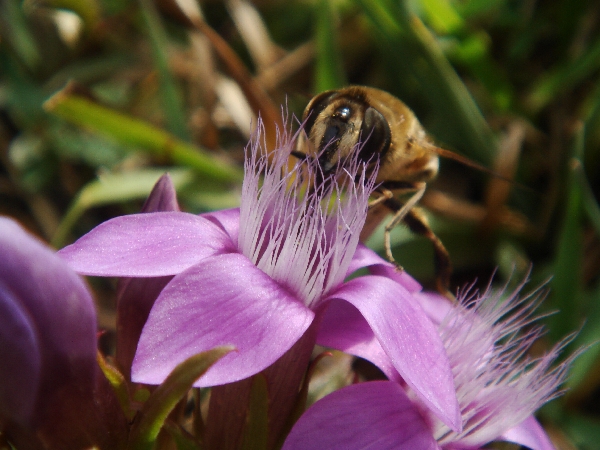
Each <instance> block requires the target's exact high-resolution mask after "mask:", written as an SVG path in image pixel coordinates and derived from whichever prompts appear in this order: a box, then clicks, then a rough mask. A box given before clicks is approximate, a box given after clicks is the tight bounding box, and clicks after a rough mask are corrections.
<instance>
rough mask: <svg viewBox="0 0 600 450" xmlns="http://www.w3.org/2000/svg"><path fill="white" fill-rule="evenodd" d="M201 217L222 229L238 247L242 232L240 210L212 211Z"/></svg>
mask: <svg viewBox="0 0 600 450" xmlns="http://www.w3.org/2000/svg"><path fill="white" fill-rule="evenodd" d="M200 217H204V218H205V219H208V220H210V221H211V222H213V223H214V224H215V225H217V226H219V227H220V228H222V229H223V230H224V231H225V232H226V233H227V234H228V235H229V237H230V238H231V240H232V241H233V243H234V244H235V245H236V246H237V241H238V235H239V232H240V208H232V209H223V210H221V211H212V212H209V213H205V214H201V215H200Z"/></svg>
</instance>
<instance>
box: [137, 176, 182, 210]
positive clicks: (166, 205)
mask: <svg viewBox="0 0 600 450" xmlns="http://www.w3.org/2000/svg"><path fill="white" fill-rule="evenodd" d="M179 210H180V209H179V203H177V192H176V191H175V185H173V180H171V177H170V176H169V174H168V173H165V174H164V175H163V176H161V177H160V178H159V179H158V181H157V182H156V184H155V185H154V187H153V188H152V192H150V195H148V198H147V199H146V201H145V202H144V206H142V212H145V213H149V212H158V211H179Z"/></svg>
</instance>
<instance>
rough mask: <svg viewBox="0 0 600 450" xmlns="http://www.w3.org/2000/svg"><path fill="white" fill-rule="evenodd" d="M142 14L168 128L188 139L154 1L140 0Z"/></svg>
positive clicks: (179, 92)
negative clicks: (148, 34)
mask: <svg viewBox="0 0 600 450" xmlns="http://www.w3.org/2000/svg"><path fill="white" fill-rule="evenodd" d="M140 5H141V8H142V15H143V17H144V20H145V22H146V25H147V27H148V31H149V33H150V42H151V44H152V54H153V56H154V64H155V65H156V69H157V71H158V76H159V83H160V89H159V93H160V98H161V100H162V106H163V112H164V116H165V120H166V121H167V124H168V127H167V128H168V129H169V130H170V131H171V133H173V134H174V135H175V136H177V137H178V138H180V139H189V132H188V130H187V127H186V123H187V121H186V115H185V111H184V107H183V97H182V94H181V91H180V89H179V86H178V85H177V83H176V82H175V79H174V78H173V75H172V74H171V70H170V68H169V60H168V55H167V46H168V45H169V42H168V39H167V33H166V31H165V29H164V27H163V25H162V23H161V21H160V16H159V15H158V11H157V10H156V7H155V6H154V3H153V2H152V1H149V0H140Z"/></svg>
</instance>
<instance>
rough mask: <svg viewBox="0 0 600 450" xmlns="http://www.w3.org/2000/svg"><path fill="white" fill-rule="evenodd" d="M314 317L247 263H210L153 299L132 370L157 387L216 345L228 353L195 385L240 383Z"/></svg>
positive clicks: (223, 259)
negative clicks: (176, 369) (184, 363)
mask: <svg viewBox="0 0 600 450" xmlns="http://www.w3.org/2000/svg"><path fill="white" fill-rule="evenodd" d="M313 318H314V313H313V312H312V311H311V310H309V309H308V308H306V307H305V306H304V305H303V304H302V303H301V302H300V301H299V300H298V299H296V298H294V297H292V296H291V295H290V294H289V293H288V292H287V291H286V290H285V289H283V288H281V287H280V286H279V285H278V284H277V283H275V282H274V281H273V280H272V279H271V278H269V277H268V276H267V275H266V274H265V273H264V272H262V271H261V270H259V269H257V268H256V267H255V266H254V265H253V264H252V263H251V262H250V261H249V260H248V259H247V258H246V257H245V256H243V255H239V254H226V255H219V256H214V257H209V258H207V259H205V260H203V261H202V262H201V263H199V264H197V265H195V266H193V267H191V268H190V269H188V270H187V271H185V272H183V273H182V274H180V275H178V276H176V277H175V278H173V280H172V281H171V282H170V283H169V284H168V285H167V286H166V287H165V289H164V290H163V291H162V293H161V294H160V295H159V297H158V298H157V299H156V302H155V304H154V307H153V308H152V311H151V312H150V316H149V317H148V321H147V322H146V325H145V326H144V329H143V331H142V335H141V337H140V342H139V345H138V349H137V353H136V355H135V358H134V361H133V367H132V379H133V380H134V381H136V382H142V383H149V384H158V383H161V382H162V381H163V380H164V379H165V378H166V377H167V375H168V374H169V373H170V372H171V371H172V370H173V368H174V367H175V366H176V365H177V364H179V363H180V362H182V361H184V360H185V359H186V358H188V357H190V356H192V355H194V354H197V353H200V352H203V351H206V350H209V349H212V348H214V347H217V346H219V345H233V346H235V347H236V348H237V352H233V353H231V354H229V355H227V356H225V357H224V358H223V359H221V360H219V361H218V362H217V363H216V364H215V365H214V366H213V367H211V368H210V370H209V371H208V372H207V373H206V374H205V375H204V376H203V377H202V378H200V380H199V381H198V382H197V383H196V384H195V385H196V386H199V387H201V386H215V385H220V384H224V383H231V382H233V381H237V380H241V379H243V378H247V377H249V376H251V375H254V374H256V373H258V372H260V371H261V370H263V369H264V368H266V367H268V366H269V365H271V364H272V363H273V362H274V361H276V360H277V359H278V358H279V357H280V356H281V355H283V354H284V353H285V352H286V351H287V350H288V349H289V348H290V347H291V346H292V345H293V344H294V343H295V342H296V341H297V340H298V339H299V338H300V337H301V336H302V334H303V333H304V331H306V329H307V328H308V326H309V325H310V324H311V322H312V320H313Z"/></svg>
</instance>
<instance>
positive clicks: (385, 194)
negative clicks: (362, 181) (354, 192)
mask: <svg viewBox="0 0 600 450" xmlns="http://www.w3.org/2000/svg"><path fill="white" fill-rule="evenodd" d="M377 193H379V194H381V195H380V196H379V197H377V198H376V199H373V200H371V201H369V209H373V208H374V207H376V206H377V205H380V204H382V203H384V202H385V201H386V200H389V199H391V198H394V193H393V192H392V191H390V190H389V189H386V188H382V189H379V190H378V191H377Z"/></svg>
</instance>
